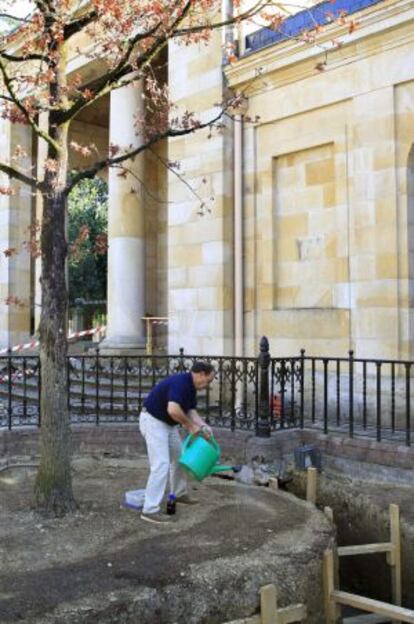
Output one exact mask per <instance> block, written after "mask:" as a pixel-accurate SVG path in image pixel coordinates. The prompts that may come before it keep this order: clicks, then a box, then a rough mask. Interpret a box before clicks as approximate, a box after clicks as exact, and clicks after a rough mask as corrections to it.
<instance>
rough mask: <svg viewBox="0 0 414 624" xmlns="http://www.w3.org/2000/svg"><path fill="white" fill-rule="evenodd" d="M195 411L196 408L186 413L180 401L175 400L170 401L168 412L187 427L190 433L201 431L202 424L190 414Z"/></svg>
mask: <svg viewBox="0 0 414 624" xmlns="http://www.w3.org/2000/svg"><path fill="white" fill-rule="evenodd" d="M193 411H194V410H190V412H188V414H186V413H185V412H184V410H183V409H182V407H181V406H180V405H179V404H178V403H175V401H168V405H167V412H168V414H169V416H171V418H172V419H173V420H175V421H176V422H177V423H179V424H180V425H182V426H183V427H184V428H185V429H187V431H188V432H189V433H198V432H199V431H200V425H198V424H197V423H196V421H194V420H193V418H192V417H191V416H190V414H191V412H193Z"/></svg>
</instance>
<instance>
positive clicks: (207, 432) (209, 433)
mask: <svg viewBox="0 0 414 624" xmlns="http://www.w3.org/2000/svg"><path fill="white" fill-rule="evenodd" d="M200 435H202V436H203V438H205V439H206V440H210V438H212V437H213V430H212V428H211V427H210V425H207V423H204V425H201V427H200Z"/></svg>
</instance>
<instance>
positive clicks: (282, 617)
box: [277, 604, 306, 624]
mask: <svg viewBox="0 0 414 624" xmlns="http://www.w3.org/2000/svg"><path fill="white" fill-rule="evenodd" d="M277 616H278V618H279V620H278V623H279V624H293V622H304V621H305V619H306V607H305V605H303V604H297V605H291V606H290V607H285V608H284V609H278V611H277Z"/></svg>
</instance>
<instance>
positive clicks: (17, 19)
mask: <svg viewBox="0 0 414 624" xmlns="http://www.w3.org/2000/svg"><path fill="white" fill-rule="evenodd" d="M3 18H5V19H10V20H14V21H15V22H19V23H22V22H23V23H25V24H30V20H28V19H27V18H25V17H17V16H16V15H9V14H8V13H0V19H3Z"/></svg>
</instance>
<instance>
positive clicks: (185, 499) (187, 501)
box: [177, 494, 199, 505]
mask: <svg viewBox="0 0 414 624" xmlns="http://www.w3.org/2000/svg"><path fill="white" fill-rule="evenodd" d="M198 502H199V501H198V498H194V497H193V496H189V494H183V495H182V496H179V497H178V498H177V503H180V504H181V505H197V503H198Z"/></svg>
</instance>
